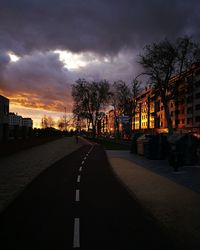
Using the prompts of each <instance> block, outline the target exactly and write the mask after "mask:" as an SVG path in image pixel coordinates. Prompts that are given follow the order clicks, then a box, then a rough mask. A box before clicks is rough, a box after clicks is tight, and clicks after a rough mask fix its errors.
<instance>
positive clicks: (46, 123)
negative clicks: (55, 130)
mask: <svg viewBox="0 0 200 250" xmlns="http://www.w3.org/2000/svg"><path fill="white" fill-rule="evenodd" d="M54 125H55V122H54V120H53V118H52V117H51V116H46V115H44V116H43V117H42V119H41V127H42V128H44V129H45V128H52V127H53V126H54Z"/></svg>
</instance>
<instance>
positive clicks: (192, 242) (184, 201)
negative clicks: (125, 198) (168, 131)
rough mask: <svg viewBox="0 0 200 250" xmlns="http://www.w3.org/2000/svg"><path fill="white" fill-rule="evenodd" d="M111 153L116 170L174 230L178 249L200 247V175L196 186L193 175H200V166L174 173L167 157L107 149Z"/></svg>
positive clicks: (144, 204)
mask: <svg viewBox="0 0 200 250" xmlns="http://www.w3.org/2000/svg"><path fill="white" fill-rule="evenodd" d="M107 155H108V157H109V160H110V163H111V165H112V168H113V170H114V173H115V174H116V175H117V177H118V178H119V179H120V180H121V181H122V182H123V183H124V184H125V185H126V187H127V189H128V190H129V191H130V192H131V193H132V194H133V196H134V197H136V198H137V199H138V200H139V201H140V202H141V203H142V204H143V206H144V207H145V208H146V209H147V211H149V212H150V213H151V214H152V215H153V216H154V217H155V218H156V219H157V220H158V222H159V223H160V224H161V225H162V226H163V227H164V228H165V229H166V230H167V231H168V232H169V233H170V235H171V237H172V238H173V239H174V240H175V242H176V243H177V249H200V194H199V193H198V192H196V191H194V190H197V191H199V182H200V178H199V179H198V180H199V182H198V183H197V181H196V178H194V182H195V184H194V185H193V186H192V182H193V180H192V176H193V177H194V176H195V175H197V173H198V177H200V169H199V168H198V166H196V167H194V168H191V169H189V170H188V167H184V168H183V169H182V171H181V172H180V173H178V174H174V173H173V171H172V170H171V169H170V168H169V166H168V164H167V162H165V161H151V160H147V159H145V158H144V157H141V156H137V155H132V154H130V153H129V152H127V151H107ZM193 172H194V173H193ZM181 175H183V176H184V175H185V178H182V177H181ZM177 180H178V181H177ZM178 183H179V184H178ZM180 183H182V184H181V185H180ZM186 186H188V187H186ZM192 188H193V190H192Z"/></svg>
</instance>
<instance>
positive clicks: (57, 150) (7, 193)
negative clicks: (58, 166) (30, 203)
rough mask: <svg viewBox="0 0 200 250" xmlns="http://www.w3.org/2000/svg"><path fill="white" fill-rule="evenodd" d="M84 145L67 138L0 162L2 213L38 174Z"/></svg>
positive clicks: (22, 152) (0, 202)
mask: <svg viewBox="0 0 200 250" xmlns="http://www.w3.org/2000/svg"><path fill="white" fill-rule="evenodd" d="M81 145H82V144H81V143H78V144H77V143H76V141H75V138H73V137H65V138H62V139H58V140H55V141H52V142H49V143H46V144H43V145H40V146H37V147H33V148H30V149H27V150H23V151H21V152H19V153H16V154H13V155H11V156H8V157H6V158H3V159H1V160H0V212H1V211H2V210H3V209H4V208H5V207H6V206H7V205H8V204H9V203H10V202H11V201H12V200H13V199H14V198H15V197H16V195H18V194H19V192H21V191H22V190H23V189H24V188H25V187H26V185H27V184H29V183H30V182H31V181H32V180H33V179H34V178H35V177H36V176H37V175H38V174H40V173H41V172H42V171H43V170H45V169H46V168H47V167H49V166H51V165H52V164H53V163H55V162H56V161H58V160H60V159H61V158H63V157H65V156H66V155H68V154H70V153H71V152H73V151H74V150H77V149H78V148H79V147H80V146H81Z"/></svg>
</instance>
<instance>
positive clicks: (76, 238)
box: [73, 218, 80, 248]
mask: <svg viewBox="0 0 200 250" xmlns="http://www.w3.org/2000/svg"><path fill="white" fill-rule="evenodd" d="M79 247H80V219H79V218H75V219H74V241H73V248H79Z"/></svg>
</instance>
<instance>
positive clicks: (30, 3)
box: [0, 0, 200, 54]
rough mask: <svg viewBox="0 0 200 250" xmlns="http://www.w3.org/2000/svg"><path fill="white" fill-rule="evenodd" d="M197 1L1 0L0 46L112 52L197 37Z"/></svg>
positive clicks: (23, 50) (199, 6)
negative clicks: (173, 39)
mask: <svg viewBox="0 0 200 250" xmlns="http://www.w3.org/2000/svg"><path fill="white" fill-rule="evenodd" d="M199 13H200V3H199V1H198V0H190V1H189V0H173V1H172V0H169V1H165V0H151V1H149V0H143V1H142V0H135V1H134V0H54V1H53V0H40V1H39V0H15V1H12V0H10V1H9V0H1V2H0V38H1V44H0V46H1V47H2V48H3V49H9V50H13V51H14V52H16V53H21V54H24V53H25V54H26V53H29V52H30V51H33V50H42V51H46V50H52V49H58V48H60V49H68V50H71V51H76V52H80V51H93V52H97V53H100V54H101V53H104V54H115V53H117V52H118V51H120V50H121V49H122V48H127V47H128V48H134V47H136V48H138V47H140V46H143V45H144V44H146V43H148V42H151V41H153V40H156V39H161V38H163V37H177V36H179V35H183V34H185V33H189V34H190V35H193V36H194V37H196V38H199V36H200V33H199V32H200V31H199V27H198V25H199V23H200V14H199Z"/></svg>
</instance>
